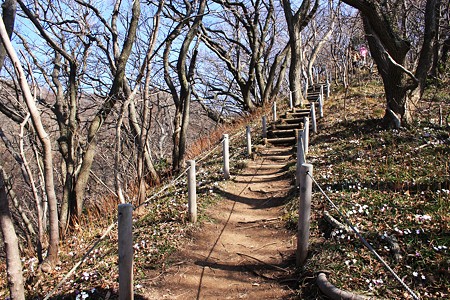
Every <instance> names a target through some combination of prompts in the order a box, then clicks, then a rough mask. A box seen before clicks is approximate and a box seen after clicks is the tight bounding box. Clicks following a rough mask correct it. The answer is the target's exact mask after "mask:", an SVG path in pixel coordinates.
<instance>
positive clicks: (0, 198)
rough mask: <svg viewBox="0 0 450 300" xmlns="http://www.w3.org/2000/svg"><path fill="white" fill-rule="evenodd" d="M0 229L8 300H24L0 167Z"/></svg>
mask: <svg viewBox="0 0 450 300" xmlns="http://www.w3.org/2000/svg"><path fill="white" fill-rule="evenodd" d="M0 229H1V231H2V235H3V242H4V244H5V252H6V273H7V275H8V282H9V293H10V298H11V299H14V300H21V299H25V291H24V287H23V275H22V262H21V260H20V251H19V241H18V239H17V235H16V231H15V229H14V225H13V222H12V219H11V212H10V211H9V204H8V197H7V191H6V185H5V180H4V178H3V167H2V166H0Z"/></svg>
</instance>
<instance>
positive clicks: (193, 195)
mask: <svg viewBox="0 0 450 300" xmlns="http://www.w3.org/2000/svg"><path fill="white" fill-rule="evenodd" d="M187 163H188V165H189V171H188V211H189V221H190V222H192V223H195V222H197V184H196V180H195V160H188V161H187Z"/></svg>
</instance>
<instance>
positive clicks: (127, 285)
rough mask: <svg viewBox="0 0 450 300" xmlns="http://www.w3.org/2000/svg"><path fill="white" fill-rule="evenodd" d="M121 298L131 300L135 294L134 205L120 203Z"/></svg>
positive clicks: (121, 299)
mask: <svg viewBox="0 0 450 300" xmlns="http://www.w3.org/2000/svg"><path fill="white" fill-rule="evenodd" d="M118 242H119V299H120V300H131V299H133V298H134V295H133V206H132V205H131V204H129V203H125V204H119V218H118Z"/></svg>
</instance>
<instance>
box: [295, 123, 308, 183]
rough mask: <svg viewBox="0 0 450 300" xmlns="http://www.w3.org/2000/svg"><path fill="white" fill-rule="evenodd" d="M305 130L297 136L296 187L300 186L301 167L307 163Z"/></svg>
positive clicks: (300, 131)
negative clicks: (304, 141) (304, 147)
mask: <svg viewBox="0 0 450 300" xmlns="http://www.w3.org/2000/svg"><path fill="white" fill-rule="evenodd" d="M303 134H304V131H303V130H299V131H298V136H297V168H296V171H295V183H296V186H300V168H301V166H302V165H303V164H304V163H306V159H305V151H304V149H303Z"/></svg>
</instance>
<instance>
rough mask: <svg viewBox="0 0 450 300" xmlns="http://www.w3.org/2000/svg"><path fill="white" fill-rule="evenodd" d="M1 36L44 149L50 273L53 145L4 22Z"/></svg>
mask: <svg viewBox="0 0 450 300" xmlns="http://www.w3.org/2000/svg"><path fill="white" fill-rule="evenodd" d="M0 34H1V39H2V43H3V45H4V47H5V49H6V52H7V53H8V55H9V57H10V58H11V61H12V62H13V64H14V67H15V71H16V74H17V78H18V80H19V83H20V88H21V90H22V93H23V95H24V98H25V102H26V105H27V108H28V111H29V113H30V116H31V121H32V124H33V127H34V130H35V131H36V133H37V135H38V138H39V141H40V143H41V145H42V148H43V157H44V159H43V162H44V180H45V192H46V196H47V202H48V205H49V219H50V234H49V235H50V243H49V247H48V251H47V257H46V259H45V261H44V263H43V265H42V268H43V270H44V271H50V269H52V268H53V267H54V266H55V265H56V263H57V262H58V248H59V228H58V207H57V198H56V193H55V185H54V176H53V154H52V145H51V141H50V138H49V135H48V133H47V132H46V131H45V128H44V126H43V124H42V120H41V116H40V113H39V110H38V109H37V106H36V101H35V98H34V97H33V95H32V94H31V91H30V88H29V86H28V82H27V79H26V76H25V72H24V71H23V68H22V65H21V63H20V60H19V58H18V56H17V54H16V51H15V50H14V48H13V46H12V44H11V41H10V38H9V36H8V33H7V31H6V29H5V27H4V24H3V20H1V22H0Z"/></svg>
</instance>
